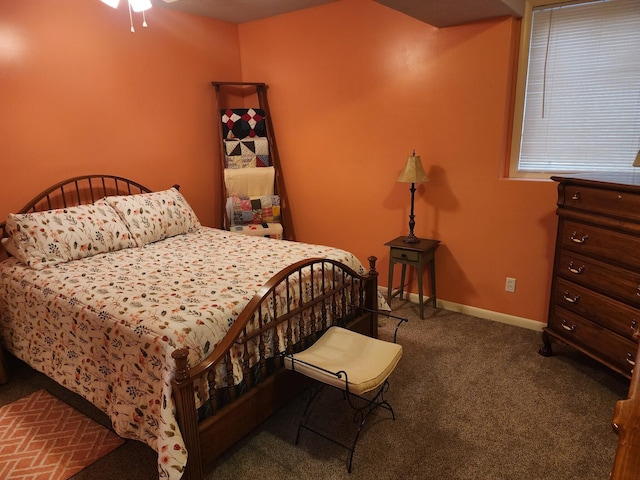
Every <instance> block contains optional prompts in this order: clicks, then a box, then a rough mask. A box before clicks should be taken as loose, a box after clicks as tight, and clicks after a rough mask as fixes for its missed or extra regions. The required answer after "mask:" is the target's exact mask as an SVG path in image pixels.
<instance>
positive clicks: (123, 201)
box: [105, 188, 200, 247]
mask: <svg viewBox="0 0 640 480" xmlns="http://www.w3.org/2000/svg"><path fill="white" fill-rule="evenodd" d="M105 200H106V201H107V202H109V205H111V206H112V207H113V208H114V210H115V211H116V212H118V215H120V218H122V221H123V222H124V223H125V224H126V225H127V227H128V228H129V231H130V232H131V235H132V237H133V238H134V239H135V241H136V242H137V244H138V246H139V247H143V246H144V245H146V244H147V243H152V242H157V241H158V240H163V239H165V238H169V237H173V236H175V235H181V234H183V233H193V232H195V231H197V230H198V229H199V228H200V221H199V220H198V217H197V216H196V214H195V213H194V211H193V209H192V208H191V206H190V205H189V203H187V201H186V200H185V198H184V197H183V196H182V194H181V193H180V192H179V191H178V190H177V189H175V188H170V189H169V190H163V191H161V192H152V193H141V194H138V195H123V196H114V197H107V198H106V199H105Z"/></svg>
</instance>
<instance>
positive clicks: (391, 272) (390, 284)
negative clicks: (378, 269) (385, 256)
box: [387, 259, 395, 306]
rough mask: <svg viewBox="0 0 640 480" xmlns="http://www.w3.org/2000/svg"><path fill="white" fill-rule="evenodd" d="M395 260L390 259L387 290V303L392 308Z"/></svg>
mask: <svg viewBox="0 0 640 480" xmlns="http://www.w3.org/2000/svg"><path fill="white" fill-rule="evenodd" d="M394 265H395V264H394V263H393V259H389V288H388V289H387V303H388V304H389V306H391V293H392V292H393V266H394Z"/></svg>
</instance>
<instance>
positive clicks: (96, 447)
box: [0, 390, 124, 480]
mask: <svg viewBox="0 0 640 480" xmlns="http://www.w3.org/2000/svg"><path fill="white" fill-rule="evenodd" d="M123 443H124V440H123V439H121V438H120V437H118V436H117V435H116V434H114V433H113V432H112V431H110V430H109V429H107V428H105V427H103V426H102V425H99V424H97V423H96V422H94V421H93V420H91V419H90V418H88V417H86V416H85V415H83V414H82V413H80V412H79V411H77V410H75V409H74V408H72V407H70V406H69V405H67V404H66V403H64V402H63V401H61V400H59V399H57V398H56V397H54V396H53V395H51V394H50V393H48V392H46V391H45V390H39V391H37V392H35V393H32V394H31V395H28V396H27V397H24V398H21V399H20V400H17V401H15V402H13V403H10V404H8V405H5V406H3V407H0V478H2V479H6V480H9V479H10V480H45V479H46V480H65V479H67V478H69V477H70V476H71V475H73V474H74V473H77V472H79V471H80V470H82V469H83V468H85V467H86V466H88V465H90V464H92V463H93V462H95V461H96V460H98V459H99V458H101V457H103V456H104V455H106V454H107V453H109V452H110V451H112V450H113V449H115V448H116V447H118V446H119V445H121V444H123Z"/></svg>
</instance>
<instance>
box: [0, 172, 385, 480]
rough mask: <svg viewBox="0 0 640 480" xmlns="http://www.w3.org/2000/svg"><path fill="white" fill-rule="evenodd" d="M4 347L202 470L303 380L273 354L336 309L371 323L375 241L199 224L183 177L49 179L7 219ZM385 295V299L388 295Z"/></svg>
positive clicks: (180, 472) (2, 271)
mask: <svg viewBox="0 0 640 480" xmlns="http://www.w3.org/2000/svg"><path fill="white" fill-rule="evenodd" d="M0 226H1V227H2V229H3V240H2V242H3V246H4V247H5V249H6V250H7V252H8V254H9V255H8V258H6V259H4V260H3V261H2V262H0V341H2V343H3V348H4V349H5V350H6V351H8V352H10V353H11V354H12V355H14V356H16V357H18V358H20V359H22V360H23V361H25V362H26V363H28V364H29V365H31V366H32V367H34V368H35V369H37V370H39V371H41V372H43V373H45V374H46V375H47V376H49V377H51V378H53V379H54V380H56V381H57V382H58V383H60V384H61V385H63V386H65V387H66V388H68V389H70V390H72V391H74V392H76V393H78V394H80V395H82V396H83V397H84V398H86V399H87V400H89V401H90V402H91V403H93V404H94V405H96V406H97V407H98V408H100V409H101V410H103V411H105V412H106V413H107V414H108V415H109V417H110V419H111V422H112V425H113V428H114V430H115V431H116V432H117V433H118V434H119V435H121V436H123V437H126V438H133V439H137V440H140V441H143V442H145V443H147V444H148V445H150V446H151V447H152V448H153V449H154V450H156V451H157V452H158V473H159V477H160V478H168V479H178V478H185V479H201V478H203V476H204V472H205V471H208V470H210V469H211V468H212V467H213V466H214V464H215V461H216V459H217V458H218V457H219V456H220V455H221V454H222V453H223V452H224V451H225V450H227V449H228V448H229V447H230V446H232V445H233V444H235V443H236V442H237V441H238V440H240V439H241V438H243V437H244V436H245V435H246V434H247V433H249V432H250V431H251V430H252V429H253V428H255V427H256V426H257V425H258V424H260V423H261V422H262V421H264V420H265V419H266V418H267V417H268V416H269V415H271V414H272V413H273V412H274V411H276V410H277V409H279V408H280V407H282V406H283V405H284V404H285V403H286V402H287V401H289V400H290V399H291V398H292V397H293V396H295V395H297V394H298V393H299V392H300V391H301V389H302V388H303V387H304V385H302V384H301V383H300V378H299V377H294V376H293V375H292V374H291V372H289V371H288V370H286V369H285V368H284V365H283V361H282V360H283V357H284V355H286V354H287V353H290V352H294V351H299V350H302V349H304V348H306V347H307V346H309V345H311V344H312V343H313V342H314V341H315V340H316V339H317V338H319V337H320V336H321V335H322V333H323V332H324V331H325V330H326V329H327V328H328V327H329V326H331V325H341V326H346V327H347V328H350V329H353V330H355V331H358V332H360V333H364V334H367V335H371V336H374V337H377V325H378V323H377V314H376V311H377V309H378V308H379V306H380V305H385V304H384V299H383V298H382V297H381V296H380V294H379V293H378V290H377V272H376V269H375V261H376V259H375V257H370V258H369V259H368V260H369V265H368V270H365V268H364V267H363V265H362V264H361V263H360V262H359V261H358V260H357V259H356V258H355V256H353V255H352V254H351V253H349V252H346V251H343V250H339V249H334V248H329V247H325V246H320V245H309V244H301V243H296V242H287V241H282V240H272V239H268V238H262V237H252V236H245V235H241V234H236V233H232V232H228V231H224V230H218V229H214V228H209V227H205V226H202V225H200V223H199V221H198V219H197V217H196V216H195V214H194V212H193V210H192V209H191V207H190V206H189V205H188V203H187V201H186V200H185V198H184V197H183V196H182V194H181V193H180V192H179V190H178V188H177V186H174V187H172V188H170V189H167V190H165V191H160V192H151V191H150V190H149V189H148V188H146V187H144V186H143V185H141V184H139V183H137V182H134V181H132V180H129V179H126V178H123V177H118V176H113V175H86V176H81V177H76V178H72V179H69V180H65V181H63V182H60V183H58V184H56V185H54V186H52V187H51V188H48V189H47V190H45V191H44V192H43V193H41V194H40V195H38V196H36V197H35V198H34V199H33V201H31V202H29V203H28V204H27V205H26V206H25V207H24V208H22V209H21V210H19V211H18V212H17V213H15V214H10V215H9V217H8V218H7V221H6V222H5V223H4V224H0ZM385 306H386V305H385Z"/></svg>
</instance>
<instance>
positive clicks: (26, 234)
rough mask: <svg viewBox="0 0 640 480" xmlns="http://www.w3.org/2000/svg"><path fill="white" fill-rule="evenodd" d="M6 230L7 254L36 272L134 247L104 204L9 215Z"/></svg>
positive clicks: (112, 211) (119, 220) (109, 207)
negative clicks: (7, 239)
mask: <svg viewBox="0 0 640 480" xmlns="http://www.w3.org/2000/svg"><path fill="white" fill-rule="evenodd" d="M5 229H6V232H7V234H8V236H9V242H8V243H7V245H5V248H6V250H7V251H8V252H10V253H11V254H12V255H13V256H15V257H16V258H17V259H18V260H20V261H21V262H22V263H24V264H26V265H28V266H30V267H31V268H34V269H36V270H40V269H42V268H45V267H48V266H52V265H57V264H59V263H63V262H68V261H69V260H76V259H79V258H84V257H89V256H92V255H97V254H99V253H106V252H112V251H115V250H120V249H122V248H130V247H135V246H136V243H135V241H134V240H133V238H132V237H131V234H130V232H129V230H128V229H127V226H126V225H125V224H124V222H122V220H121V219H120V216H119V215H118V214H117V213H116V211H115V210H114V209H113V208H111V206H109V204H108V203H106V202H105V201H104V200H99V201H97V202H95V203H94V204H91V205H79V206H76V207H69V208H60V209H56V210H47V211H44V212H35V213H24V214H14V213H10V214H9V217H8V218H7V222H6V226H5Z"/></svg>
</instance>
